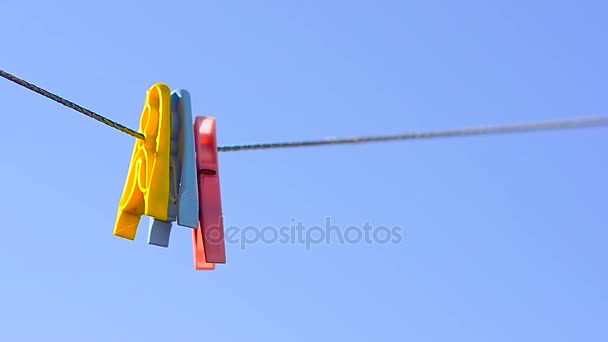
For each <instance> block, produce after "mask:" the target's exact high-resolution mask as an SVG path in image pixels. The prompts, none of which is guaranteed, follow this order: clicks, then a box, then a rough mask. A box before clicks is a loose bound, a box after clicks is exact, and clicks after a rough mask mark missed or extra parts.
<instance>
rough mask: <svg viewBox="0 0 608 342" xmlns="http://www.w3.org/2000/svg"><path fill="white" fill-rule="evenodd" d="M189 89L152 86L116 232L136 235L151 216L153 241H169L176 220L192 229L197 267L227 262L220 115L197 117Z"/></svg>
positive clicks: (164, 243) (150, 239) (127, 236)
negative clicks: (219, 149) (218, 131)
mask: <svg viewBox="0 0 608 342" xmlns="http://www.w3.org/2000/svg"><path fill="white" fill-rule="evenodd" d="M192 121H193V120H192V110H191V104H190V95H189V94H188V92H187V91H185V90H175V91H173V92H171V90H170V89H169V87H168V86H166V85H164V84H155V85H154V86H152V87H151V88H150V89H149V90H148V94H147V97H146V102H145V106H144V110H143V113H142V116H141V122H140V132H141V133H142V134H143V135H144V137H145V139H137V141H136V142H135V148H134V149H133V157H132V159H131V165H130V167H129V173H128V176H127V181H126V183H125V188H124V191H123V195H122V197H121V199H120V205H119V209H118V215H117V218H116V225H115V227H114V235H116V236H118V237H122V238H125V239H129V240H134V239H135V235H136V233H137V228H138V226H139V223H140V220H141V216H142V215H146V216H149V217H150V225H149V232H148V244H151V245H156V246H161V247H168V246H169V237H170V234H171V228H172V225H173V222H176V223H177V225H179V226H183V227H188V228H191V229H192V243H193V246H194V248H193V249H194V267H195V269H197V270H213V269H215V264H225V263H226V250H225V245H224V228H223V222H222V204H221V196H220V181H219V169H218V157H217V139H216V125H215V118H212V117H196V118H195V120H194V124H193V122H192Z"/></svg>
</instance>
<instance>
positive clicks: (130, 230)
mask: <svg viewBox="0 0 608 342" xmlns="http://www.w3.org/2000/svg"><path fill="white" fill-rule="evenodd" d="M140 132H142V133H143V134H144V137H145V139H144V140H140V139H138V140H137V141H136V142H135V147H134V149H133V156H132V158H131V165H130V166H129V173H128V176H127V181H126V183H125V188H124V191H123V195H122V197H121V199H120V205H119V209H118V214H117V218H116V224H115V226H114V235H116V236H119V237H122V238H125V239H129V240H133V239H135V235H136V233H137V228H138V226H139V222H140V220H141V216H142V215H147V216H151V217H154V218H156V219H159V220H161V221H167V219H168V214H169V213H168V210H169V164H170V158H171V91H170V90H169V87H168V86H166V85H164V84H160V83H159V84H155V85H154V86H152V87H151V88H150V89H149V90H148V93H147V97H146V102H145V106H144V110H143V113H142V116H141V121H140Z"/></svg>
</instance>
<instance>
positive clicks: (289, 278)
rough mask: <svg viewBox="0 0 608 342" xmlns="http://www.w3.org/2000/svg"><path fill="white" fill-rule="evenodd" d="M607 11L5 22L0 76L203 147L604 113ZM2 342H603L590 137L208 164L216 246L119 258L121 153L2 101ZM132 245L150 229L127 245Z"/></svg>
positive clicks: (40, 111) (601, 252) (563, 5)
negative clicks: (170, 99)
mask: <svg viewBox="0 0 608 342" xmlns="http://www.w3.org/2000/svg"><path fill="white" fill-rule="evenodd" d="M607 10H608V6H607V5H606V4H605V3H604V2H601V1H576V2H575V1H501V2H491V3H490V2H487V1H459V2H447V1H446V2H439V1H300V2H287V1H230V2H227V1H224V2H220V1H181V2H179V3H171V2H166V1H147V2H145V3H139V4H138V3H137V2H122V1H120V2H119V1H113V0H108V1H103V2H84V1H53V2H35V1H19V2H17V1H11V2H7V3H5V4H3V7H2V13H3V15H2V20H0V32H2V37H3V39H2V42H3V45H2V46H3V48H2V53H1V56H2V65H1V68H2V69H4V70H6V71H9V72H12V73H14V74H16V75H18V76H21V77H23V78H25V79H27V80H29V81H31V82H33V83H35V84H38V85H40V86H42V87H46V88H48V89H49V90H51V91H54V92H56V93H58V94H60V95H63V96H65V97H67V98H69V99H71V100H73V101H75V102H77V103H79V104H82V105H83V106H86V107H89V108H91V109H93V110H95V111H97V112H99V113H103V114H105V115H107V116H109V117H110V118H111V119H114V120H117V121H119V122H121V123H123V124H125V125H127V126H129V127H132V128H137V126H138V123H139V117H140V114H141V110H142V108H143V101H144V99H145V93H146V90H147V89H148V88H149V87H150V86H151V85H153V84H155V83H158V82H162V83H166V84H168V85H169V86H170V87H171V88H173V89H176V88H184V89H187V90H188V91H189V92H190V93H191V95H192V105H193V111H194V112H195V114H196V115H210V116H215V117H217V120H218V123H217V124H218V139H219V143H220V144H221V145H225V144H239V143H254V142H273V141H285V140H300V139H316V138H323V137H328V136H337V137H342V136H353V135H368V134H393V133H400V132H409V131H417V130H431V129H445V128H456V127H467V126H478V125H490V124H503V123H511V122H523V121H537V120H545V119H553V118H565V117H577V116H590V115H601V114H606V113H608V105H607V103H606V101H605V99H606V79H608V67H607V64H606V57H605V56H606V53H607V52H608V51H607V50H608V45H607V43H606V39H605V32H606V31H607V30H608V23H607V22H606V20H605V17H606V11H607ZM0 100H2V104H3V111H4V115H3V120H4V125H3V127H4V131H3V134H0V144H1V145H2V146H5V149H4V154H3V160H4V162H3V165H5V167H3V168H1V169H0V177H1V178H2V179H4V180H5V181H4V182H3V184H2V186H3V192H2V193H3V194H4V196H2V197H1V199H0V208H1V209H0V213H2V216H3V217H4V225H3V226H4V229H3V233H2V236H3V241H4V243H3V247H2V248H1V249H0V269H2V271H3V274H4V277H3V279H2V281H1V282H0V339H1V340H15V341H17V340H23V341H38V340H43V339H44V340H63V341H82V340H87V341H201V340H213V341H234V340H237V339H247V340H263V341H268V340H285V339H287V340H292V341H310V340H352V341H369V340H370V339H373V340H402V341H407V340H411V341H446V340H449V341H468V342H471V341H545V340H546V341H573V340H584V341H606V340H608V332H607V331H606V328H605V323H606V321H607V320H608V311H607V309H606V308H607V307H608V299H607V297H606V293H605V290H606V288H607V286H608V277H607V274H606V260H608V259H607V257H608V251H607V250H606V248H605V244H606V241H607V238H608V231H607V230H606V227H607V222H608V210H607V209H606V208H607V205H608V178H606V174H607V172H608V162H607V161H606V146H607V143H608V137H607V134H606V133H607V130H606V129H605V128H602V129H595V130H576V131H564V132H543V133H536V134H530V135H507V136H493V137H473V138H463V139H446V140H433V141H415V142H405V143H385V144H371V145H356V146H339V147H325V148H305V149H294V150H273V151H256V152H235V153H224V154H222V155H221V156H220V163H221V165H220V168H221V170H220V171H221V186H222V195H223V206H224V213H225V223H226V225H227V226H233V227H237V228H239V229H244V227H247V226H253V227H258V228H261V227H264V226H268V225H270V226H273V227H280V226H284V225H291V224H293V222H302V223H303V225H304V226H306V227H311V226H315V225H324V223H325V220H326V217H330V218H331V220H332V223H334V224H336V225H337V226H339V227H340V229H341V230H342V231H343V230H345V229H347V227H349V226H357V227H362V226H363V225H364V224H365V223H366V222H370V224H371V225H372V226H373V227H376V228H377V227H379V226H390V227H393V226H399V227H401V228H402V232H403V235H402V239H401V240H400V242H399V243H397V244H379V243H374V244H366V243H358V244H339V243H331V244H316V245H314V246H311V248H310V249H309V250H306V248H305V247H304V246H303V245H301V244H280V243H262V242H258V243H254V244H250V245H247V246H246V248H241V246H240V245H239V244H238V243H236V244H228V245H227V254H228V264H226V265H221V266H218V267H217V270H216V271H214V272H195V271H194V270H193V265H192V246H191V240H190V231H189V230H188V229H187V228H174V231H173V233H172V239H171V245H170V247H169V248H168V249H162V248H157V247H152V246H148V245H147V244H146V234H147V228H146V227H145V225H142V226H141V227H140V230H139V234H138V237H137V239H136V241H127V240H122V239H119V238H116V237H114V236H113V235H112V230H113V226H114V220H115V215H116V209H117V206H118V200H119V198H120V196H121V194H122V190H123V186H124V181H125V177H126V174H127V169H128V164H129V160H130V155H131V151H132V148H133V143H134V141H133V138H131V137H129V136H127V135H124V134H122V133H120V132H117V131H114V130H112V129H110V128H108V127H105V126H103V125H101V124H99V123H97V122H95V121H93V120H90V119H88V118H86V117H84V116H82V115H79V114H78V113H76V112H73V111H71V110H69V109H67V108H64V107H62V106H60V105H58V104H55V103H53V102H51V101H49V100H47V99H44V98H42V97H40V96H38V95H36V94H33V93H31V92H28V91H26V90H25V89H23V88H20V87H18V86H16V85H15V84H13V83H10V82H8V81H2V82H0ZM145 221H146V220H145Z"/></svg>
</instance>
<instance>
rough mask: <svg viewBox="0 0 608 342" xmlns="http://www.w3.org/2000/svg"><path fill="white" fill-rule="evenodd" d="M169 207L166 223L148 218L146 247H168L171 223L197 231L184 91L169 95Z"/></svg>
mask: <svg viewBox="0 0 608 342" xmlns="http://www.w3.org/2000/svg"><path fill="white" fill-rule="evenodd" d="M169 171H170V172H169V174H170V176H169V179H170V183H169V187H170V192H169V193H170V196H169V206H168V219H167V220H166V221H163V220H160V219H157V218H151V219H150V228H149V233H148V244H151V245H156V246H160V247H167V246H169V236H170V234H171V226H172V222H175V221H177V224H178V225H180V226H184V227H190V228H194V229H196V228H198V225H199V223H198V221H199V213H198V212H199V203H198V184H197V183H198V181H197V175H196V159H195V148H194V130H193V129H192V109H191V104H190V94H189V93H188V92H187V91H186V90H181V89H180V90H176V91H173V92H172V93H171V164H170V167H169Z"/></svg>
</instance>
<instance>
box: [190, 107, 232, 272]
mask: <svg viewBox="0 0 608 342" xmlns="http://www.w3.org/2000/svg"><path fill="white" fill-rule="evenodd" d="M194 139H195V147H196V169H197V172H198V196H199V208H200V209H199V228H198V229H195V230H194V231H193V233H192V243H193V245H194V265H195V268H196V269H197V270H209V269H214V268H215V264H225V263H226V249H225V245H224V223H223V217H222V200H221V195H220V177H219V168H218V157H217V138H216V131H215V118H212V117H197V118H196V120H195V121H194Z"/></svg>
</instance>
